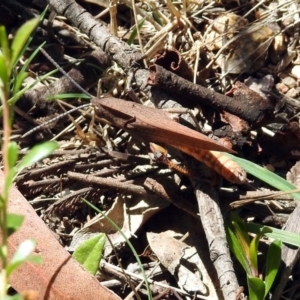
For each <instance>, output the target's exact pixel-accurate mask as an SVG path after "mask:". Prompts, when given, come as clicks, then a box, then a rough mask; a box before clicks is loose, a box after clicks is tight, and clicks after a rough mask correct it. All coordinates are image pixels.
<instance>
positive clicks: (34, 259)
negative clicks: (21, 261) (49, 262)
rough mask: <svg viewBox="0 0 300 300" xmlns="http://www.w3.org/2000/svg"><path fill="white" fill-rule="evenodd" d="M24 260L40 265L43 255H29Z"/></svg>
mask: <svg viewBox="0 0 300 300" xmlns="http://www.w3.org/2000/svg"><path fill="white" fill-rule="evenodd" d="M26 262H31V263H34V264H37V265H40V264H42V263H43V257H42V256H40V255H30V256H29V257H28V258H27V259H26Z"/></svg>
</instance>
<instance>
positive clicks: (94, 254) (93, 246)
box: [73, 233, 106, 275]
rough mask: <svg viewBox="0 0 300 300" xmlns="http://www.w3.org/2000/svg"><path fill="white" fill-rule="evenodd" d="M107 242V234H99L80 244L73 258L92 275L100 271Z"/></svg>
mask: <svg viewBox="0 0 300 300" xmlns="http://www.w3.org/2000/svg"><path fill="white" fill-rule="evenodd" d="M105 240H106V237H105V234H104V233H99V234H97V235H96V236H94V237H92V238H90V239H88V240H86V241H84V242H83V243H82V244H80V245H79V246H78V247H77V248H76V250H75V251H74V253H73V257H74V258H75V259H76V260H77V261H78V262H79V263H80V264H81V265H82V266H83V267H84V268H85V269H86V270H87V271H89V272H90V273H91V274H92V275H95V274H96V272H97V270H98V267H99V263H100V260H101V257H102V252H103V248H104V244H105Z"/></svg>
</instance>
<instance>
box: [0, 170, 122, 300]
mask: <svg viewBox="0 0 300 300" xmlns="http://www.w3.org/2000/svg"><path fill="white" fill-rule="evenodd" d="M3 185H4V175H3V173H2V172H0V188H1V190H3ZM9 211H10V212H11V213H15V214H21V215H23V216H24V217H25V220H24V223H23V225H22V227H21V228H20V229H19V230H18V231H17V232H16V233H14V234H13V235H12V236H11V237H10V238H9V257H10V258H11V257H12V255H13V253H14V252H15V250H16V248H17V247H18V245H19V244H20V243H21V242H22V241H24V240H26V239H29V238H33V239H35V240H36V241H37V246H36V250H35V253H34V254H39V255H41V256H42V258H43V263H42V264H41V265H36V264H33V263H29V262H28V263H25V264H23V265H22V266H21V267H20V268H18V269H17V270H16V271H14V272H13V274H12V276H11V278H10V282H9V283H10V284H11V285H12V286H13V287H14V289H16V290H17V291H18V292H22V291H29V290H31V291H36V292H37V293H38V297H37V298H36V299H41V300H42V299H47V300H54V299H59V300H64V299H68V300H70V299H73V300H76V299H78V300H82V299H99V297H100V298H101V299H106V300H116V299H120V298H119V297H118V296H117V295H115V294H114V293H113V292H111V291H109V290H108V289H107V288H105V287H103V286H101V284H100V283H99V282H98V281H97V280H96V278H94V277H93V276H91V275H90V274H89V273H88V272H87V271H85V270H84V269H83V268H82V267H81V266H80V265H79V264H78V263H77V262H76V261H75V260H74V259H73V258H72V256H71V255H70V254H69V253H68V252H67V251H66V250H65V249H64V248H63V247H62V246H61V245H60V244H59V243H58V241H57V240H56V239H55V237H54V235H53V234H52V233H51V231H50V229H48V228H47V226H46V225H45V224H44V222H43V221H42V220H41V219H40V218H39V217H38V216H37V214H36V213H35V211H34V209H33V208H32V207H31V206H30V204H29V203H28V202H27V200H26V199H25V198H24V197H23V196H22V194H21V193H20V192H19V191H18V190H17V189H16V188H14V187H13V188H11V190H10V194H9ZM100 295H101V296H100Z"/></svg>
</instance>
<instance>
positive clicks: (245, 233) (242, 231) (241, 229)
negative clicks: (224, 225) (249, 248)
mask: <svg viewBox="0 0 300 300" xmlns="http://www.w3.org/2000/svg"><path fill="white" fill-rule="evenodd" d="M230 221H231V222H234V223H236V224H238V227H239V234H240V235H241V236H242V239H243V240H244V241H245V242H246V244H247V245H250V238H249V234H248V231H247V227H246V223H245V222H244V221H243V219H242V218H241V217H240V216H239V215H238V214H237V213H235V212H231V213H230Z"/></svg>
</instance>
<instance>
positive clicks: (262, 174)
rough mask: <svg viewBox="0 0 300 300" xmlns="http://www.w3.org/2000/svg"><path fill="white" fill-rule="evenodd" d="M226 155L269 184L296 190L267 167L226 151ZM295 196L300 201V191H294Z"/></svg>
mask: <svg viewBox="0 0 300 300" xmlns="http://www.w3.org/2000/svg"><path fill="white" fill-rule="evenodd" d="M224 154H225V155H227V156H229V157H230V158H231V159H232V160H233V161H235V162H237V163H238V164H239V165H241V167H242V168H244V169H245V171H246V172H247V173H250V174H251V175H253V176H254V177H256V178H259V179H260V180H262V181H263V182H265V183H267V184H269V185H270V186H273V187H274V188H276V189H278V190H280V191H284V192H286V191H290V190H295V189H296V187H295V186H294V185H292V184H291V183H289V182H288V181H286V180H285V179H283V178H282V177H280V176H278V175H276V174H275V173H272V172H270V171H269V170H267V169H264V168H262V167H260V166H258V165H257V164H255V163H253V162H251V161H248V160H245V159H242V158H240V157H236V156H234V155H231V154H229V153H224ZM292 195H293V197H294V198H295V199H296V200H297V201H300V193H293V194H292Z"/></svg>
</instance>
